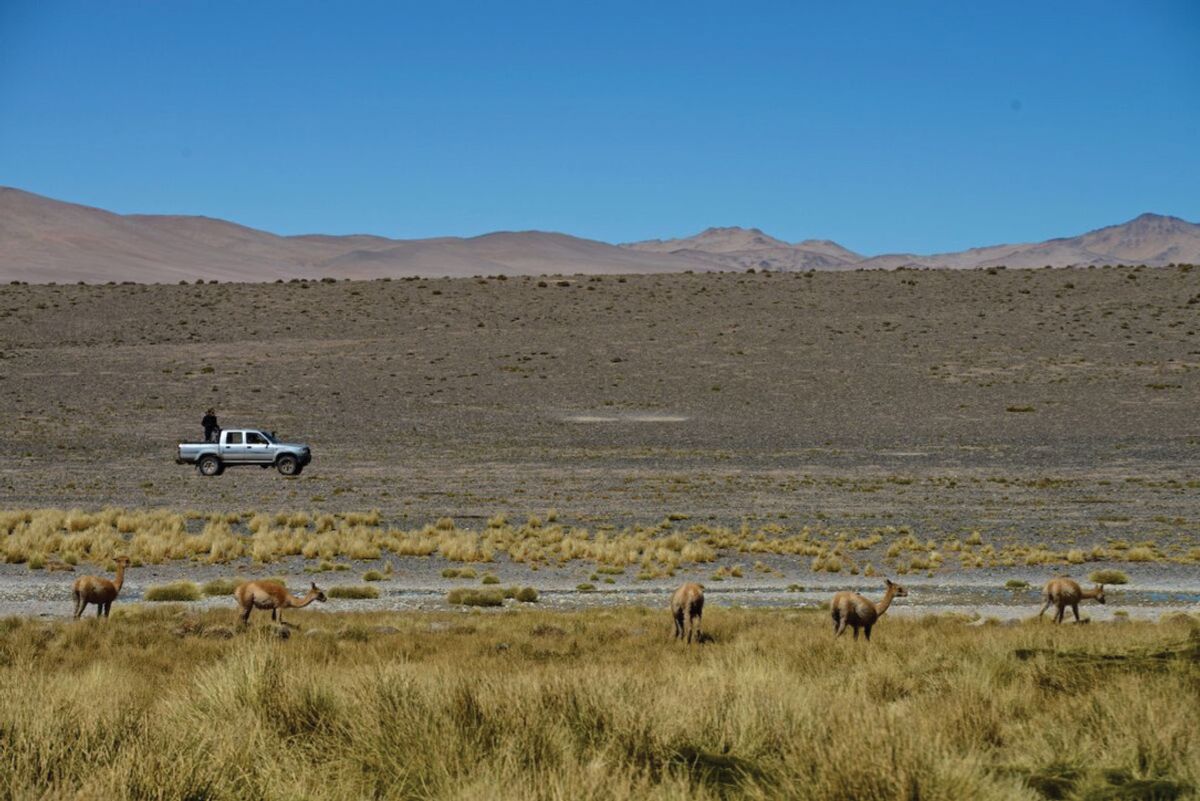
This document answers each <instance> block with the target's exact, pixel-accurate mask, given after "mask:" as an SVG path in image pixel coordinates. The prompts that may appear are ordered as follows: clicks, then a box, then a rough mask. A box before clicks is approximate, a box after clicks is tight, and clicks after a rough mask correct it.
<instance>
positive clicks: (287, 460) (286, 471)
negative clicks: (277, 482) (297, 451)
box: [275, 455, 300, 476]
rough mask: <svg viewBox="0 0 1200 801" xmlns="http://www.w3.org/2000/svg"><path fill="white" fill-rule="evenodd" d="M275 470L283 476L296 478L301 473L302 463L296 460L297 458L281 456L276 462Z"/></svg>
mask: <svg viewBox="0 0 1200 801" xmlns="http://www.w3.org/2000/svg"><path fill="white" fill-rule="evenodd" d="M275 469H276V470H278V471H279V475H281V476H294V475H296V474H298V473H299V472H300V462H298V461H297V460H296V457H295V456H289V455H284V456H280V457H279V458H278V459H277V460H276V461H275Z"/></svg>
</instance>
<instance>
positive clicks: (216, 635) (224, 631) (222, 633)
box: [202, 626, 236, 640]
mask: <svg viewBox="0 0 1200 801" xmlns="http://www.w3.org/2000/svg"><path fill="white" fill-rule="evenodd" d="M235 633H236V632H235V631H234V630H233V628H232V627H230V626H212V627H211V628H207V629H205V630H204V633H203V635H202V636H204V637H207V638H208V639H210V640H232V639H233V637H234V634H235Z"/></svg>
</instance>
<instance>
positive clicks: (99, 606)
mask: <svg viewBox="0 0 1200 801" xmlns="http://www.w3.org/2000/svg"><path fill="white" fill-rule="evenodd" d="M114 561H116V563H117V578H116V580H115V581H109V580H108V579H106V578H101V577H100V576H80V577H79V578H77V579H75V583H74V584H73V585H71V594H72V595H74V596H75V617H76V618H78V617H79V616H80V615H82V614H83V610H84V608H85V607H86V606H87V605H88V604H95V605H96V617H101V616H103V617H108V611H109V610H110V609H112V602H113V601H115V600H116V599H117V594H118V593H120V592H121V586H122V585H123V584H124V583H125V567H126V566H127V565H128V564H129V557H128V556H118V557H117V558H116V559H115V560H114Z"/></svg>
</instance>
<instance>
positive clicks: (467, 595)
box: [446, 587, 504, 606]
mask: <svg viewBox="0 0 1200 801" xmlns="http://www.w3.org/2000/svg"><path fill="white" fill-rule="evenodd" d="M446 603H449V604H455V605H456V606H503V605H504V593H503V592H502V591H500V590H477V589H474V588H467V587H460V588H458V589H454V590H450V592H448V593H446Z"/></svg>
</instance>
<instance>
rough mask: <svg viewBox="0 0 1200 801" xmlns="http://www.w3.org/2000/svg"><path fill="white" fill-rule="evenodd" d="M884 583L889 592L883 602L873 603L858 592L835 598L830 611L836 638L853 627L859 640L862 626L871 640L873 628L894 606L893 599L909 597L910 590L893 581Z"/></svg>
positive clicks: (884, 595)
mask: <svg viewBox="0 0 1200 801" xmlns="http://www.w3.org/2000/svg"><path fill="white" fill-rule="evenodd" d="M884 581H886V582H887V590H886V591H885V592H884V593H883V600H881V601H880V602H879V603H872V602H871V601H870V600H868V599H866V598H864V597H863V596H861V595H859V594H858V593H857V592H839V593H838V594H837V595H834V596H833V601H831V602H830V604H829V609H830V611H831V613H832V615H833V634H834V636H835V637H837V636H841V633H842V632H843V631H845V630H846V626H853V627H854V639H856V640H857V639H858V629H859V627H860V626H861V627H862V629H863V633H864V634H866V635H867V641H868V642H869V641H870V640H871V627H872V626H874V625H875V622H876V621H877V620H879V618H880V616H881V615H883V613H884V612H886V611H887V610H888V607H889V606H891V605H892V599H893V598H903V597H905V596H906V595H908V590H906V589H904V588H903V587H901V586H900V585H899V584H893V583H892V581H891V579H884Z"/></svg>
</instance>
